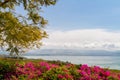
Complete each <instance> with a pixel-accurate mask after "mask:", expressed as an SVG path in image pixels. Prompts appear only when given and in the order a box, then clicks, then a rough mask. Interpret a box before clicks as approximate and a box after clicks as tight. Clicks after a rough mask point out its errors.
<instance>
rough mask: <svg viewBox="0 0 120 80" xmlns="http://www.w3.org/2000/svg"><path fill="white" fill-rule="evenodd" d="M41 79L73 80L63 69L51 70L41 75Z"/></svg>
mask: <svg viewBox="0 0 120 80" xmlns="http://www.w3.org/2000/svg"><path fill="white" fill-rule="evenodd" d="M48 76H49V77H48ZM43 77H44V80H73V79H72V77H71V75H70V73H69V71H68V70H67V69H66V68H64V67H57V68H52V69H51V70H49V71H47V72H46V73H45V74H43Z"/></svg>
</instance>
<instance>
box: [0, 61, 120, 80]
mask: <svg viewBox="0 0 120 80" xmlns="http://www.w3.org/2000/svg"><path fill="white" fill-rule="evenodd" d="M18 62H19V63H18ZM0 80H120V73H119V72H117V73H114V72H112V71H111V70H108V69H104V68H100V67H99V66H93V67H89V66H88V65H74V64H71V63H68V62H66V63H64V62H61V63H60V61H58V62H57V61H56V62H55V61H53V62H51V61H50V62H47V61H43V60H42V61H34V60H23V61H20V60H18V61H10V60H7V61H6V60H3V61H0Z"/></svg>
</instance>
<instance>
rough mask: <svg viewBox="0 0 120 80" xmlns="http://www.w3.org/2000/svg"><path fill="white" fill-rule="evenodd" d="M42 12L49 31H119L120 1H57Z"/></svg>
mask: <svg viewBox="0 0 120 80" xmlns="http://www.w3.org/2000/svg"><path fill="white" fill-rule="evenodd" d="M43 11H44V12H43V13H42V14H43V15H44V17H45V18H46V19H47V20H48V21H49V24H48V27H47V28H49V29H58V30H74V29H98V28H99V29H107V30H120V27H119V26H120V0H58V2H57V4H56V5H55V6H50V7H47V8H43Z"/></svg>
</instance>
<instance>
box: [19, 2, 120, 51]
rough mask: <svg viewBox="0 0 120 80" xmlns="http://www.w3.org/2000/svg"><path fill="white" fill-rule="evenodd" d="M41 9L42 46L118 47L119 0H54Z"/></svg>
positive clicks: (73, 47) (93, 48) (118, 48)
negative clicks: (44, 21)
mask: <svg viewBox="0 0 120 80" xmlns="http://www.w3.org/2000/svg"><path fill="white" fill-rule="evenodd" d="M19 10H20V9H19ZM42 10H43V11H42V12H41V15H42V16H44V17H45V18H46V19H47V20H48V25H47V26H46V28H45V30H47V32H48V34H49V38H47V39H43V46H42V48H45V49H46V48H47V49H48V48H55V49H56V48H57V49H61V48H64V49H84V50H87V49H89V50H111V51H113V50H120V0H58V2H57V3H56V5H55V6H48V7H42ZM21 12H22V11H21Z"/></svg>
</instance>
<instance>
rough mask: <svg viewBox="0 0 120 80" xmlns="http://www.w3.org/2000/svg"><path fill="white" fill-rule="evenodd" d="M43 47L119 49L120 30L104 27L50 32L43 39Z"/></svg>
mask: <svg viewBox="0 0 120 80" xmlns="http://www.w3.org/2000/svg"><path fill="white" fill-rule="evenodd" d="M43 44H44V46H43V48H58V49H59V48H75V49H92V50H93V49H95V50H119V49H120V32H109V31H106V30H104V29H82V30H71V31H53V32H49V38H48V39H45V40H43Z"/></svg>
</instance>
